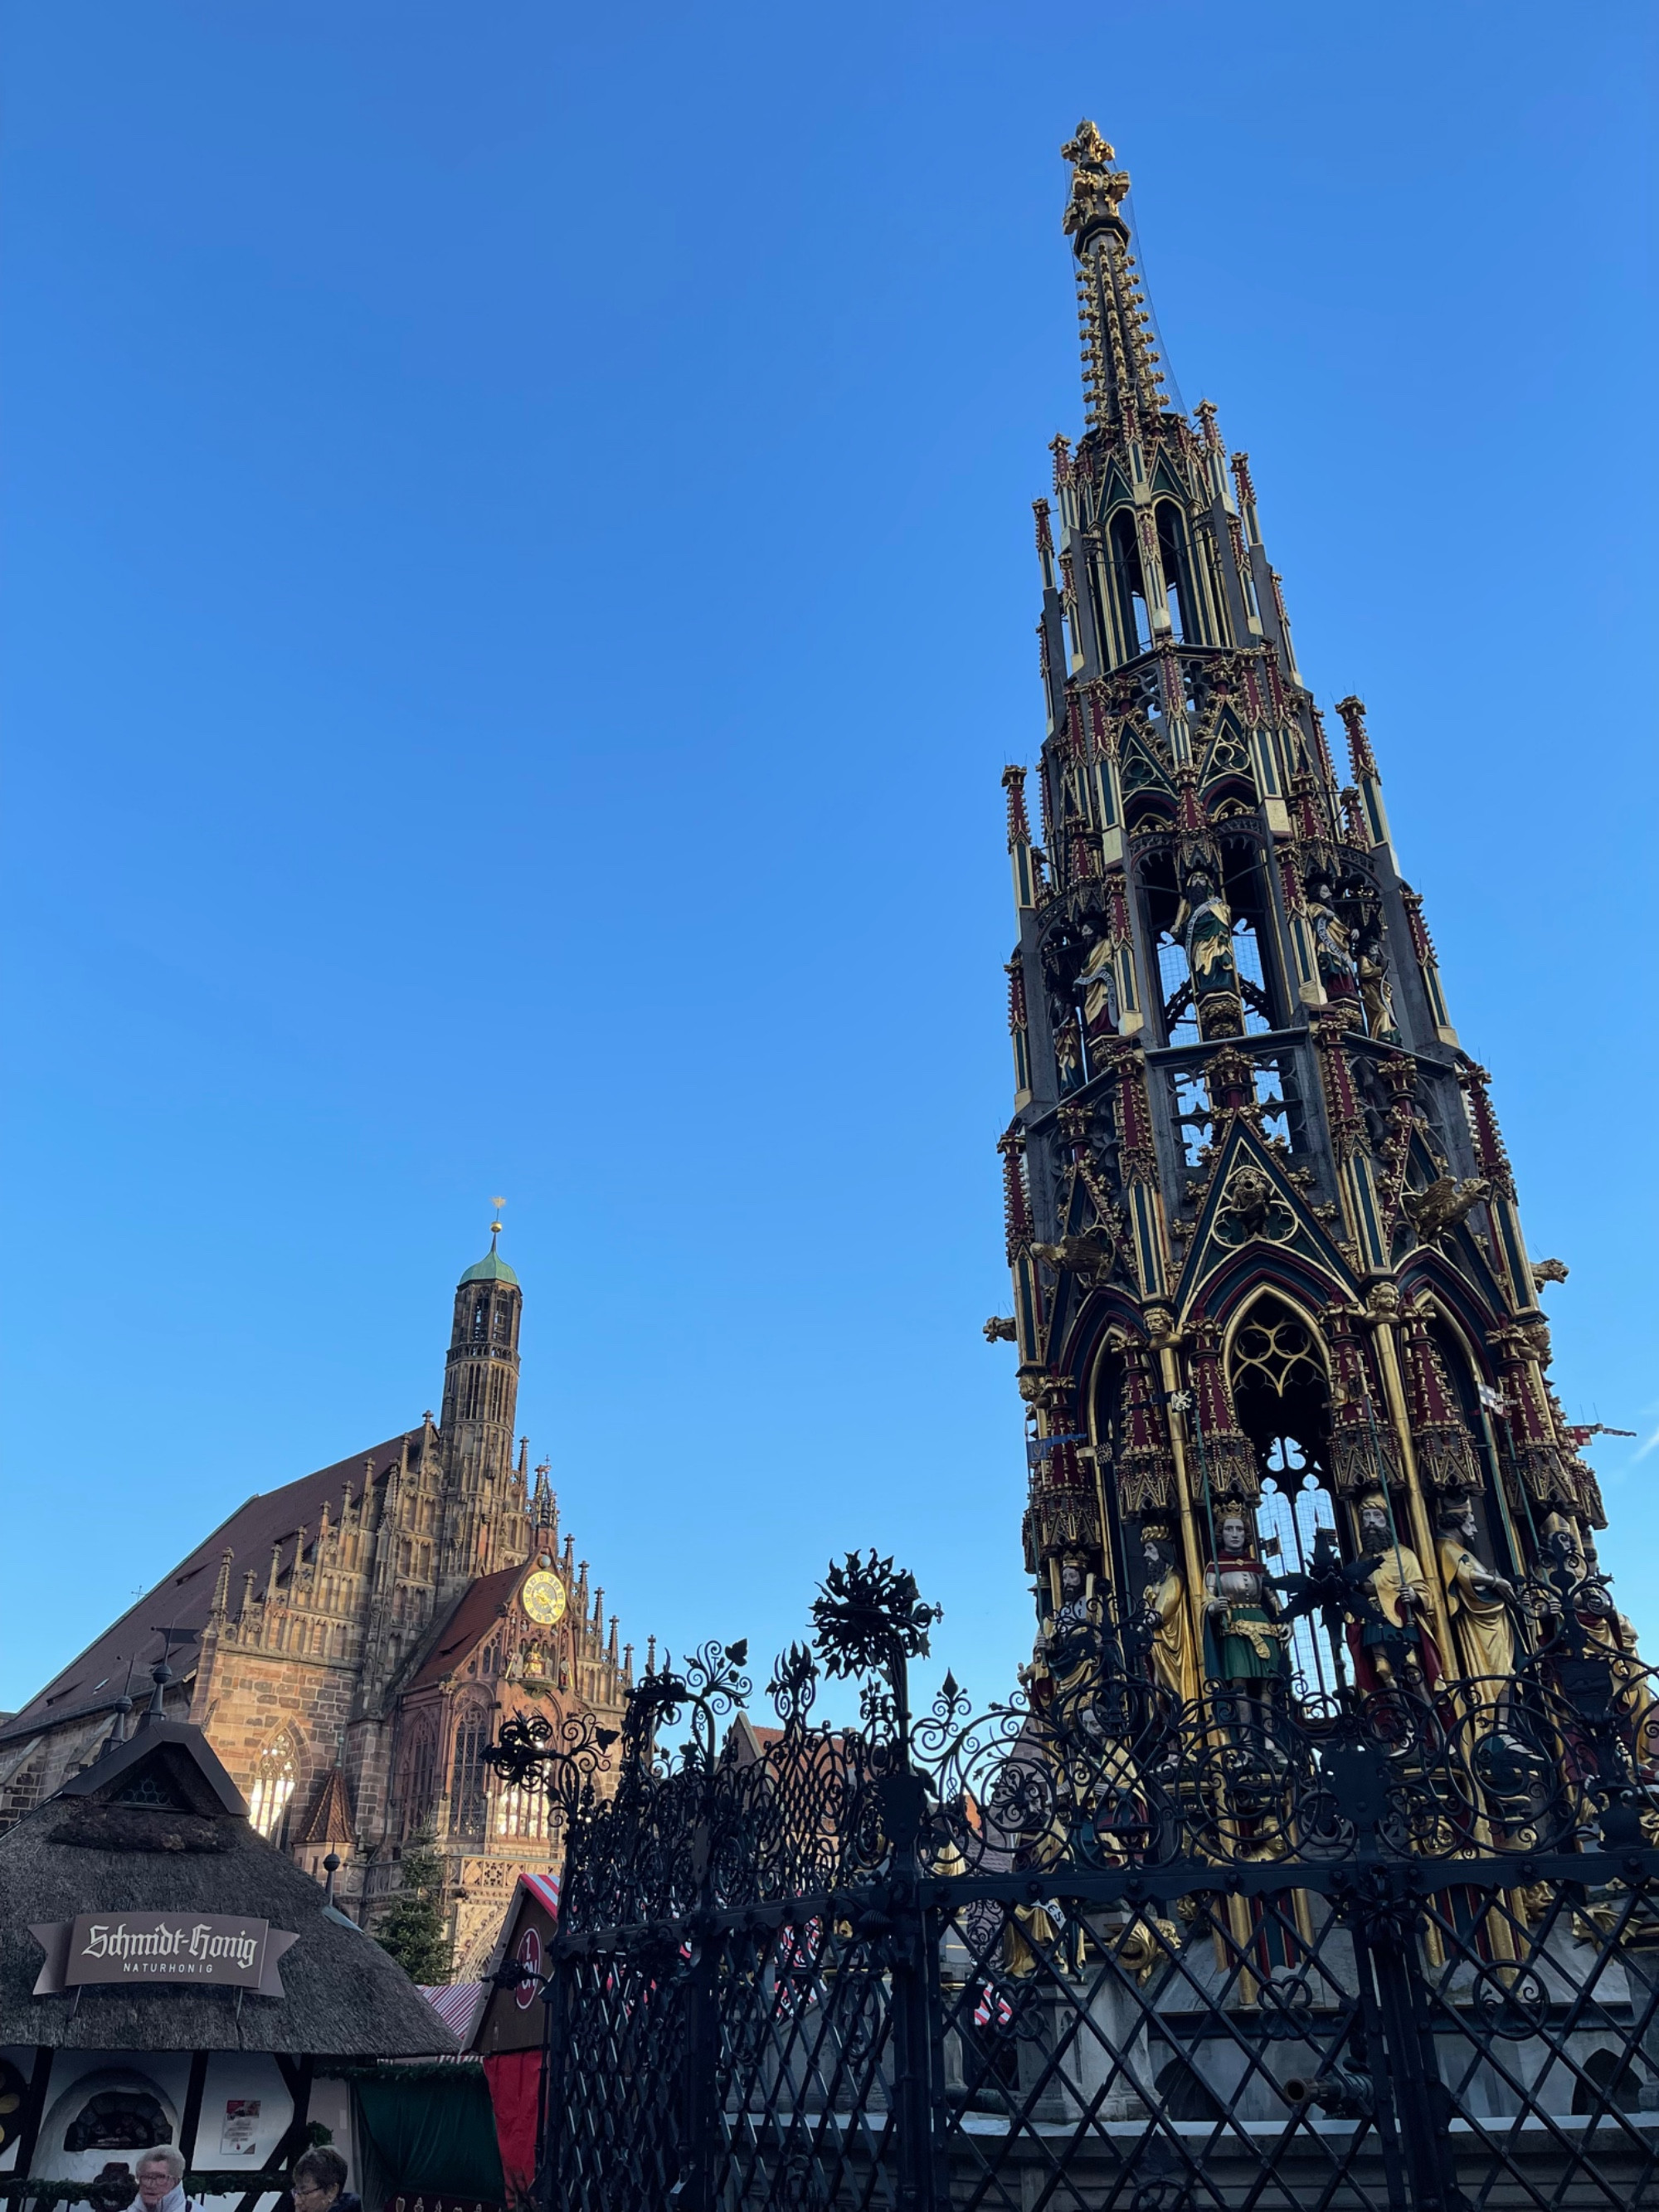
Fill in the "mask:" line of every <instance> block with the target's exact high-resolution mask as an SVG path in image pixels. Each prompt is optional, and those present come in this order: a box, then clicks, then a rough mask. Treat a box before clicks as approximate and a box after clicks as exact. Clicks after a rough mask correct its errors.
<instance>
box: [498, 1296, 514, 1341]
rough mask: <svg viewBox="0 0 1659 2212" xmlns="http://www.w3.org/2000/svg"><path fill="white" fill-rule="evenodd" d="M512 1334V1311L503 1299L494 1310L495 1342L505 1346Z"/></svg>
mask: <svg viewBox="0 0 1659 2212" xmlns="http://www.w3.org/2000/svg"><path fill="white" fill-rule="evenodd" d="M512 1334H513V1309H512V1307H511V1306H509V1305H508V1304H507V1301H506V1299H505V1298H503V1299H502V1301H501V1304H500V1305H498V1306H497V1307H496V1309H495V1340H496V1342H497V1343H498V1344H505V1343H506V1342H507V1340H508V1338H509V1337H510V1336H511V1335H512Z"/></svg>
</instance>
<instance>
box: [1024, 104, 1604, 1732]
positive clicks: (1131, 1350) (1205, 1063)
mask: <svg viewBox="0 0 1659 2212" xmlns="http://www.w3.org/2000/svg"><path fill="white" fill-rule="evenodd" d="M1064 152H1065V155H1066V159H1067V161H1069V162H1070V163H1071V165H1072V170H1073V178H1072V190H1071V196H1070V200H1069V204H1068V205H1067V208H1066V217H1065V228H1066V233H1067V234H1068V235H1069V236H1070V238H1071V240H1072V245H1073V253H1074V256H1075V260H1076V276H1077V290H1078V302H1079V326H1080V331H1081V336H1082V347H1083V364H1084V386H1085V391H1084V397H1085V428H1084V430H1083V434H1082V435H1081V437H1080V439H1079V441H1078V442H1077V444H1076V447H1075V448H1073V446H1072V445H1071V444H1070V443H1069V442H1068V441H1067V440H1066V439H1065V438H1063V437H1061V438H1057V439H1056V440H1055V441H1054V447H1053V453H1054V495H1053V501H1052V503H1051V502H1050V501H1049V500H1047V499H1043V500H1039V501H1036V550H1037V557H1038V562H1039V565H1040V569H1041V577H1042V617H1041V620H1040V623H1039V625H1038V635H1039V640H1040V645H1041V655H1042V675H1043V682H1044V687H1045V691H1046V698H1047V709H1048V714H1047V735H1046V738H1045V741H1044V744H1043V746H1042V756H1041V760H1040V763H1039V765H1038V767H1037V769H1036V773H1035V775H1034V776H1033V777H1032V779H1031V781H1033V782H1034V784H1035V787H1036V789H1035V793H1034V796H1035V797H1036V800H1037V808H1036V810H1035V811H1037V812H1038V816H1039V819H1038V823H1037V824H1036V826H1035V827H1034V826H1033V823H1032V821H1031V819H1030V812H1028V799H1027V790H1026V785H1027V772H1026V770H1025V769H1022V768H1017V767H1016V768H1011V769H1008V770H1007V771H1006V774H1005V775H1004V779H1003V781H1004V784H1005V787H1006V792H1007V800H1008V841H1009V850H1010V854H1011V856H1012V874H1013V890H1014V900H1015V906H1016V908H1017V913H1018V927H1019V940H1018V947H1017V949H1016V951H1015V952H1014V955H1013V957H1012V961H1011V963H1010V964H1009V968H1008V976H1009V1013H1010V1026H1011V1029H1012V1040H1013V1057H1014V1085H1015V1109H1016V1110H1015V1115H1014V1119H1013V1121H1012V1123H1011V1124H1010V1126H1009V1127H1008V1129H1007V1131H1006V1134H1005V1135H1004V1137H1003V1139H1001V1143H1000V1151H1001V1152H1002V1156H1003V1162H1004V1174H1005V1196H1006V1226H1007V1248H1008V1261H1009V1265H1010V1267H1011V1270H1012V1278H1013V1312H1012V1316H1009V1317H1007V1318H1006V1319H999V1320H995V1321H993V1322H989V1323H987V1335H990V1336H992V1337H1004V1338H1007V1339H1009V1340H1012V1341H1014V1342H1015V1343H1016V1344H1017V1346H1018V1361H1019V1369H1018V1372H1019V1388H1020V1390H1021V1393H1022V1395H1023V1396H1024V1399H1025V1401H1026V1402H1027V1407H1028V1412H1029V1416H1030V1419H1029V1429H1030V1438H1029V1444H1028V1452H1029V1457H1030V1471H1031V1472H1030V1505H1029V1510H1028V1512H1027V1515H1026V1520H1025V1549H1026V1559H1027V1565H1028V1568H1029V1569H1030V1571H1031V1572H1032V1574H1033V1575H1034V1576H1036V1578H1037V1584H1038V1609H1039V1612H1040V1613H1045V1612H1047V1611H1048V1610H1049V1609H1050V1607H1057V1606H1058V1605H1059V1604H1060V1591H1061V1588H1062V1581H1063V1580H1064V1581H1066V1583H1068V1584H1069V1586H1070V1587H1071V1588H1072V1589H1073V1590H1075V1589H1077V1587H1078V1580H1077V1578H1078V1577H1079V1574H1081V1575H1082V1576H1085V1577H1094V1578H1095V1582H1096V1583H1097V1585H1101V1584H1103V1585H1104V1586H1105V1587H1106V1588H1107V1589H1109V1590H1111V1591H1112V1592H1113V1593H1114V1594H1115V1597H1116V1599H1117V1601H1119V1602H1120V1603H1122V1604H1125V1605H1127V1606H1137V1607H1138V1606H1139V1602H1140V1597H1141V1593H1142V1589H1143V1587H1158V1588H1160V1589H1163V1590H1164V1593H1165V1596H1166V1598H1167V1599H1169V1600H1170V1602H1172V1603H1173V1602H1176V1601H1178V1603H1179V1606H1180V1607H1182V1608H1184V1610H1185V1629H1184V1636H1185V1638H1186V1642H1185V1648H1186V1649H1187V1650H1188V1652H1194V1651H1197V1650H1201V1648H1202V1634H1203V1607H1202V1604H1201V1593H1202V1589H1203V1583H1204V1577H1205V1576H1206V1572H1209V1571H1211V1570H1212V1566H1213V1563H1214V1561H1215V1560H1216V1559H1217V1556H1218V1551H1220V1552H1230V1551H1231V1550H1232V1549H1234V1548H1236V1547H1237V1543H1238V1542H1239V1541H1240V1537H1241V1534H1242V1536H1243V1540H1244V1541H1245V1543H1246V1547H1247V1548H1248V1549H1249V1551H1251V1552H1257V1551H1259V1552H1261V1553H1263V1554H1265V1556H1266V1558H1267V1562H1268V1565H1269V1571H1291V1570H1295V1569H1297V1568H1299V1567H1301V1566H1303V1565H1305V1564H1306V1563H1307V1562H1308V1560H1309V1559H1310V1555H1311V1553H1312V1551H1313V1548H1314V1545H1315V1541H1316V1531H1317V1530H1318V1529H1319V1528H1327V1529H1328V1530H1331V1531H1332V1532H1333V1533H1334V1541H1335V1542H1336V1543H1337V1544H1338V1545H1339V1546H1340V1549H1341V1551H1342V1553H1343V1554H1344V1555H1345V1556H1346V1558H1348V1559H1353V1558H1355V1557H1357V1556H1358V1554H1359V1553H1361V1552H1362V1551H1364V1550H1367V1549H1370V1548H1371V1547H1372V1546H1371V1542H1370V1539H1371V1537H1373V1536H1374V1535H1375V1533H1376V1528H1379V1527H1383V1528H1386V1529H1387V1532H1388V1535H1389V1541H1390V1543H1391V1544H1392V1545H1393V1546H1395V1547H1397V1549H1398V1550H1400V1551H1401V1552H1408V1553H1410V1554H1411V1555H1412V1557H1413V1560H1414V1562H1415V1563H1416V1564H1417V1565H1418V1566H1419V1570H1420V1571H1421V1574H1422V1577H1423V1580H1424V1583H1425V1591H1424V1594H1423V1599H1422V1601H1421V1602H1420V1605H1419V1613H1420V1617H1421V1620H1422V1621H1423V1624H1424V1626H1425V1629H1426V1631H1427V1632H1428V1633H1429V1634H1430V1635H1431V1637H1432V1638H1433V1639H1434V1640H1435V1643H1436V1645H1437V1650H1438V1653H1439V1655H1440V1659H1439V1663H1440V1664H1441V1665H1442V1667H1443V1668H1444V1669H1446V1670H1448V1671H1462V1672H1482V1671H1486V1669H1485V1668H1483V1667H1481V1666H1480V1665H1477V1664H1475V1663H1474V1662H1476V1661H1477V1660H1479V1659H1480V1658H1481V1657H1482V1656H1485V1657H1486V1658H1490V1656H1491V1654H1490V1653H1486V1654H1482V1653H1480V1652H1479V1651H1476V1650H1473V1649H1472V1648H1468V1649H1466V1646H1468V1644H1469V1639H1470V1637H1471V1635H1472V1634H1473V1630H1472V1628H1471V1626H1470V1622H1471V1620H1472V1619H1473V1615H1472V1614H1471V1613H1470V1612H1469V1609H1468V1607H1465V1606H1461V1605H1460V1597H1459V1586H1458V1583H1457V1576H1456V1571H1455V1559H1457V1558H1458V1557H1460V1556H1467V1555H1468V1553H1473V1554H1474V1559H1475V1561H1476V1567H1471V1568H1469V1569H1468V1570H1467V1571H1466V1577H1465V1578H1466V1581H1467V1576H1468V1574H1469V1573H1474V1572H1475V1571H1476V1568H1477V1567H1478V1568H1480V1569H1484V1570H1485V1571H1489V1572H1490V1571H1498V1572H1499V1573H1502V1574H1503V1575H1504V1576H1508V1577H1514V1576H1516V1575H1520V1574H1525V1573H1527V1572H1528V1571H1530V1570H1531V1568H1532V1566H1533V1565H1534V1563H1536V1562H1537V1561H1538V1560H1539V1559H1540V1558H1541V1556H1542V1555H1544V1554H1546V1553H1547V1550H1548V1547H1550V1546H1551V1544H1552V1543H1553V1542H1554V1541H1564V1540H1565V1539H1566V1538H1568V1537H1571V1541H1572V1543H1573V1545H1574V1546H1575V1547H1577V1548H1578V1550H1579V1551H1580V1553H1581V1554H1583V1555H1584V1556H1587V1557H1588V1558H1589V1559H1590V1560H1591V1561H1593V1559H1594V1536H1593V1534H1592V1532H1593V1531H1594V1530H1595V1529H1596V1528H1601V1526H1602V1525H1603V1516H1602V1512H1601V1499H1600V1496H1599V1492H1598V1491H1597V1487H1596V1484H1595V1478H1594V1476H1593V1475H1592V1474H1591V1473H1590V1471H1589V1468H1587V1467H1586V1466H1585V1465H1584V1463H1583V1461H1582V1459H1581V1458H1580V1457H1579V1449H1580V1448H1581V1447H1582V1445H1583V1443H1585V1442H1586V1441H1587V1437H1588V1434H1589V1432H1588V1431H1583V1430H1573V1429H1571V1428H1569V1427H1568V1426H1567V1425H1565V1422H1564V1420H1563V1419H1562V1417H1561V1414H1560V1410H1559V1406H1558V1405H1557V1403H1556V1401H1555V1398H1554V1396H1553V1393H1552V1391H1551V1389H1550V1387H1549V1383H1548V1382H1547V1368H1548V1364H1549V1357H1550V1348H1549V1334H1548V1330H1547V1327H1546V1325H1545V1322H1544V1318H1543V1316H1542V1314H1541V1310H1540V1307H1539V1291H1540V1289H1541V1285H1542V1284H1543V1283H1544V1282H1546V1281H1549V1280H1552V1279H1559V1278H1560V1277H1561V1276H1562V1275H1563V1274H1564V1273H1565V1270H1564V1269H1563V1268H1562V1267H1560V1264H1559V1262H1558V1261H1552V1260H1546V1261H1542V1262H1541V1263H1534V1262H1533V1261H1530V1260H1529V1259H1528V1255H1527V1249H1526V1246H1525V1243H1524V1242H1523V1239H1522V1230H1521V1222H1520V1217H1519V1214H1518V1212H1517V1211H1516V1189H1515V1182H1514V1177H1513V1176H1512V1174H1511V1172H1510V1162H1509V1159H1508V1157H1507V1155H1506V1153H1505V1152H1504V1144H1503V1140H1502V1139H1501V1137H1500V1135H1499V1133H1498V1122H1497V1120H1496V1117H1495V1115H1494V1113H1493V1110H1492V1103H1491V1101H1490V1099H1489V1097H1488V1095H1487V1078H1486V1073H1485V1071H1484V1070H1483V1069H1482V1068H1480V1066H1478V1065H1477V1064H1476V1062H1475V1061H1474V1060H1473V1059H1472V1058H1471V1057H1470V1056H1469V1054H1468V1053H1467V1052H1466V1051H1465V1050H1464V1049H1463V1048H1462V1045H1461V1043H1460V1041H1459V1037H1458V1034H1457V1031H1456V1030H1455V1028H1454V1026H1453V1024H1452V1019H1451V1015H1450V1012H1449V1009H1448V1006H1447V1004H1446V1000H1445V996H1444V994H1443V990H1442V988H1441V982H1440V977H1439V975H1438V972H1437V967H1436V962H1435V953H1434V946H1433V943H1432V940H1431V937H1430V934H1429V930H1428V926H1427V923H1426V921H1425V915H1424V910H1423V902H1422V900H1421V898H1420V897H1419V895H1418V893H1417V892H1416V891H1415V890H1413V888H1412V886H1411V884H1409V883H1408V882H1407V880H1406V879H1405V878H1403V877H1402V875H1401V872H1400V866H1399V861H1398V859H1397V856H1396V854H1395V847H1394V843H1393V841H1392V838H1391V836H1390V832H1389V821H1388V815H1387V812H1386V811H1385V808H1384V805H1383V788H1382V782H1381V779H1380V775H1379V771H1378V767H1377V762H1376V754H1375V752H1374V751H1373V749H1372V743H1371V738H1370V732H1369V731H1368V729H1367V726H1366V719H1365V710H1364V707H1363V706H1362V705H1361V703H1360V702H1359V700H1358V698H1355V697H1346V698H1344V699H1341V700H1340V701H1338V702H1335V713H1336V715H1337V717H1338V718H1339V720H1340V725H1341V729H1342V736H1343V739H1344V742H1345V745H1346V766H1347V773H1346V776H1342V775H1339V773H1338V771H1337V769H1336V767H1335V765H1334V761H1333V758H1332V754H1331V750H1330V746H1329V744H1328V738H1327V732H1326V726H1325V722H1324V720H1323V717H1322V713H1321V710H1320V708H1319V707H1318V706H1317V705H1316V702H1315V700H1314V698H1313V696H1312V694H1311V693H1310V690H1308V688H1307V686H1306V685H1305V684H1304V682H1303V679H1302V677H1301V674H1300V671H1299V670H1298V668H1297V659H1296V652H1295V647H1294V646H1293V644H1292V641H1291V629H1290V624H1289V622H1288V620H1287V618H1286V614H1285V602H1284V599H1283V596H1282V594H1281V592H1280V587H1279V575H1278V574H1277V572H1276V571H1275V570H1274V568H1273V566H1272V563H1271V562H1270V560H1269V557H1268V555H1267V548H1266V545H1265V544H1264V541H1263V537H1262V530H1261V521H1260V519H1259V516H1258V513H1257V506H1256V494H1255V485H1254V483H1253V482H1252V478H1251V474H1250V469H1249V459H1248V456H1247V455H1246V454H1244V453H1233V454H1232V455H1231V457H1230V456H1229V454H1228V453H1227V450H1226V447H1225V445H1224V443H1223V441H1222V438H1221V435H1220V431H1219V428H1218V423H1217V416H1216V410H1215V408H1214V407H1213V406H1212V405H1211V404H1210V403H1209V402H1208V401H1206V402H1204V403H1203V404H1201V405H1200V407H1199V408H1198V410H1197V411H1196V413H1195V414H1194V415H1193V416H1187V415H1185V414H1183V413H1182V412H1180V411H1178V410H1176V408H1175V407H1174V406H1173V405H1172V404H1171V402H1170V397H1169V394H1168V392H1167V389H1166V386H1165V381H1164V369H1163V367H1162V365H1161V362H1160V359H1159V355H1158V350H1157V348H1156V344H1155V343H1154V337H1155V333H1154V331H1153V326H1152V319H1151V315H1150V312H1149V309H1148V307H1147V303H1146V295H1145V291H1144V289H1143V286H1142V283H1141V280H1140V276H1139V271H1138V270H1137V266H1136V262H1135V257H1134V253H1133V240H1132V239H1131V237H1130V234H1129V230H1128V228H1127V223H1126V222H1125V221H1124V218H1123V215H1122V212H1121V203H1122V201H1123V198H1124V196H1125V194H1126V192H1127V189H1128V178H1127V175H1126V174H1125V173H1123V172H1122V171H1121V170H1120V169H1117V168H1115V167H1114V166H1113V161H1114V155H1113V149H1111V148H1110V147H1109V145H1107V144H1106V143H1104V142H1103V139H1102V138H1101V137H1100V135H1099V133H1098V132H1097V131H1096V129H1095V127H1094V125H1092V124H1088V123H1085V124H1084V125H1080V126H1079V131H1078V134H1077V136H1076V137H1075V138H1074V139H1073V141H1072V142H1071V143H1070V144H1069V145H1067V146H1066V148H1065V149H1064ZM1330 1541H1332V1539H1331V1538H1328V1539H1327V1542H1328V1543H1329V1542H1330ZM1171 1593H1173V1595H1171ZM1298 1633H1300V1632H1298ZM1291 1656H1292V1659H1293V1662H1294V1663H1295V1665H1296V1667H1297V1670H1298V1671H1299V1672H1300V1673H1301V1674H1304V1676H1305V1677H1306V1679H1307V1680H1308V1684H1309V1686H1310V1689H1313V1690H1317V1689H1319V1688H1320V1687H1321V1686H1326V1687H1328V1686H1329V1685H1328V1684H1327V1683H1325V1682H1324V1679H1323V1678H1324V1674H1325V1673H1326V1672H1328V1669H1329V1668H1330V1665H1331V1663H1332V1662H1331V1659H1330V1656H1329V1655H1328V1654H1323V1653H1322V1652H1321V1651H1320V1650H1316V1649H1315V1647H1314V1639H1313V1638H1312V1637H1311V1636H1308V1637H1306V1638H1303V1640H1302V1641H1301V1642H1299V1643H1298V1644H1297V1646H1296V1648H1295V1650H1294V1651H1293V1652H1292V1655H1291ZM1413 1663H1415V1660H1414V1659H1413Z"/></svg>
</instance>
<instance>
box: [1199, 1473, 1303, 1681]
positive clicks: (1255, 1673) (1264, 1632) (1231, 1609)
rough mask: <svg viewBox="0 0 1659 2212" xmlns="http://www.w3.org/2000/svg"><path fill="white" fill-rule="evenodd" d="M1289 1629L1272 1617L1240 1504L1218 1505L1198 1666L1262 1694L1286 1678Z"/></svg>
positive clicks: (1268, 1586) (1269, 1593)
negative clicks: (1213, 1556)
mask: <svg viewBox="0 0 1659 2212" xmlns="http://www.w3.org/2000/svg"><path fill="white" fill-rule="evenodd" d="M1289 1633H1290V1632H1289V1631H1288V1630H1287V1629H1286V1628H1285V1626H1283V1625H1282V1624H1281V1622H1280V1621H1279V1618H1278V1607H1277V1605H1276V1603H1275V1601H1274V1598H1273V1585H1272V1583H1270V1582H1269V1580H1268V1577H1267V1569H1266V1568H1265V1567H1264V1566H1263V1565H1262V1564H1261V1560H1260V1559H1257V1557H1256V1556H1255V1546H1254V1544H1253V1542H1252V1540H1251V1536H1250V1526H1249V1522H1248V1521H1247V1520H1246V1519H1245V1517H1244V1512H1243V1508H1242V1507H1240V1506H1235V1505H1227V1506H1224V1507H1223V1508H1222V1512H1221V1520H1220V1523H1219V1525H1218V1528H1217V1530H1216V1556H1215V1559H1214V1561H1213V1563H1212V1565H1211V1567H1210V1570H1209V1572H1208V1573H1207V1574H1206V1576H1205V1577H1204V1660H1205V1667H1204V1671H1205V1674H1206V1676H1207V1677H1208V1678H1209V1679H1210V1680H1212V1681H1218V1682H1225V1683H1228V1684H1229V1685H1230V1686H1231V1687H1232V1688H1234V1689H1236V1690H1243V1691H1245V1692H1249V1693H1250V1694H1252V1695H1255V1696H1259V1697H1265V1696H1267V1694H1269V1692H1270V1690H1271V1686H1272V1685H1273V1684H1274V1683H1276V1682H1281V1681H1284V1680H1287V1679H1288V1677H1289V1674H1290V1661H1289V1657H1288V1656H1287V1654H1286V1650H1285V1645H1286V1644H1287V1642H1288V1640H1289Z"/></svg>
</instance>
